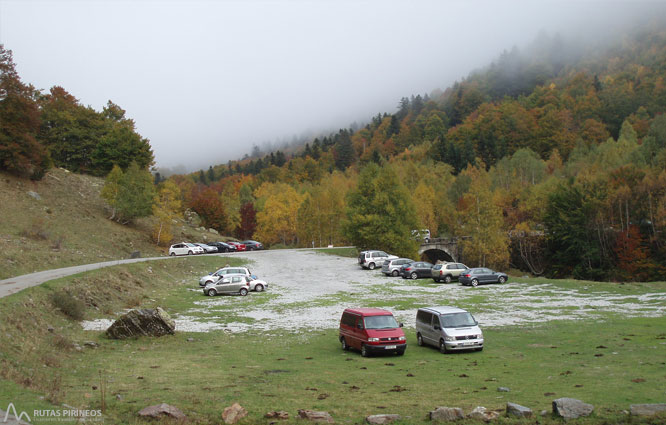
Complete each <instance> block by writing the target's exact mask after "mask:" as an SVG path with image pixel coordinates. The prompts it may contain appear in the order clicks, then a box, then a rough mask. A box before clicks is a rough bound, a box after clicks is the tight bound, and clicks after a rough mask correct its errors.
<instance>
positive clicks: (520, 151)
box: [173, 25, 666, 280]
mask: <svg viewBox="0 0 666 425" xmlns="http://www.w3.org/2000/svg"><path fill="white" fill-rule="evenodd" d="M665 77H666V31H665V30H664V27H663V26H658V25H655V26H653V27H652V28H644V29H641V30H640V31H637V32H635V33H633V34H631V35H626V36H625V37H624V38H622V39H621V41H620V42H617V43H615V44H614V45H612V46H610V47H608V46H606V47H604V48H603V49H602V48H600V47H599V46H595V47H583V46H578V45H575V46H574V45H567V44H566V43H565V42H564V41H563V40H562V39H560V38H559V37H553V38H548V37H541V38H540V39H539V40H537V41H535V42H534V43H533V44H532V45H531V46H530V47H528V48H526V49H525V51H524V52H521V51H519V50H518V49H513V50H511V51H507V52H504V53H503V54H502V55H501V56H500V57H499V58H498V59H497V60H496V61H495V62H493V63H492V64H491V65H490V66H489V67H488V68H486V69H484V70H480V71H478V72H475V73H472V74H471V75H469V76H468V77H467V78H466V79H464V80H463V81H461V82H458V83H456V84H454V85H453V86H451V87H449V88H447V89H446V90H444V91H443V92H442V91H440V92H435V93H433V94H431V95H430V96H427V95H425V96H420V95H419V96H411V97H410V98H407V97H405V98H403V99H401V100H400V102H399V107H398V109H397V112H395V113H393V114H386V113H384V114H379V115H377V116H376V117H375V118H374V119H373V120H372V122H371V123H369V124H368V125H367V126H365V127H364V128H362V129H360V130H358V131H352V130H350V129H341V130H340V131H339V132H338V133H336V134H331V135H330V136H328V137H323V138H317V139H314V140H312V141H311V143H308V144H306V145H305V146H304V148H303V150H302V152H301V153H300V154H299V155H294V156H293V157H285V155H284V153H282V152H280V151H277V152H274V153H271V154H270V155H267V156H264V157H262V158H253V159H249V160H244V161H239V162H230V163H229V164H226V165H219V166H215V167H212V166H211V167H210V168H209V169H208V171H207V172H204V171H201V172H199V173H195V174H193V175H190V176H179V177H175V178H174V179H173V180H174V181H176V182H177V183H178V185H179V187H180V188H181V190H182V192H183V194H184V196H185V199H186V204H187V205H190V206H192V207H193V208H194V209H197V210H201V208H200V207H198V206H197V204H201V203H206V202H214V203H216V204H217V208H214V209H212V211H215V213H214V214H215V215H217V217H215V220H217V222H218V223H221V225H222V227H224V228H225V229H226V230H227V231H228V232H236V234H237V235H239V236H240V235H242V236H243V237H246V236H248V235H254V237H256V238H258V239H262V240H264V241H265V242H267V243H268V244H284V245H295V246H310V245H311V244H312V243H313V242H314V244H315V245H326V244H330V243H333V244H339V243H345V242H352V243H357V244H359V245H360V246H362V247H370V246H373V247H380V248H385V249H390V250H393V251H396V252H398V253H401V254H404V255H414V250H415V247H416V246H415V243H407V244H405V243H404V242H399V241H404V239H405V238H408V237H409V231H410V230H409V229H414V228H420V227H425V228H429V229H430V230H431V231H432V234H433V236H471V238H470V239H465V240H464V241H463V242H462V244H463V245H464V249H465V251H464V252H465V261H467V263H468V264H470V265H477V264H478V265H483V264H485V265H490V266H494V267H498V268H507V267H509V266H512V267H516V268H520V269H522V270H525V271H530V272H532V273H535V274H546V275H549V276H557V277H559V276H570V275H573V276H575V277H578V278H586V279H630V280H654V279H664V277H665V276H666V268H665V267H664V266H665V265H666V247H665V246H664V243H665V240H664V233H663V231H664V229H665V228H666V172H665V171H664V169H665V168H666V150H665V148H666V116H664V115H663V113H664V111H665V110H666V85H665V81H664V78H665ZM369 164H377V166H376V167H378V168H376V169H373V170H365V171H363V170H364V169H366V168H367V167H368V166H369ZM359 194H362V196H359ZM214 195H217V196H214ZM212 219H213V217H211V220H212ZM357 223H363V225H362V226H358V225H357ZM254 226H256V230H255V227H254Z"/></svg>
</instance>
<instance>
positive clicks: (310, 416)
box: [298, 409, 335, 424]
mask: <svg viewBox="0 0 666 425" xmlns="http://www.w3.org/2000/svg"><path fill="white" fill-rule="evenodd" d="M298 416H299V417H300V418H302V419H307V420H310V421H314V422H326V423H329V424H334V423H335V421H334V420H333V418H332V417H331V415H330V414H329V413H328V412H317V411H314V410H305V409H298Z"/></svg>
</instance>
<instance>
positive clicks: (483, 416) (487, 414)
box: [467, 406, 499, 422]
mask: <svg viewBox="0 0 666 425" xmlns="http://www.w3.org/2000/svg"><path fill="white" fill-rule="evenodd" d="M467 417H468V418H472V419H477V420H481V421H483V422H490V421H492V420H495V419H497V418H499V413H497V412H495V411H493V410H486V408H485V407H483V406H477V407H475V408H474V410H472V411H471V412H470V413H469V415H467Z"/></svg>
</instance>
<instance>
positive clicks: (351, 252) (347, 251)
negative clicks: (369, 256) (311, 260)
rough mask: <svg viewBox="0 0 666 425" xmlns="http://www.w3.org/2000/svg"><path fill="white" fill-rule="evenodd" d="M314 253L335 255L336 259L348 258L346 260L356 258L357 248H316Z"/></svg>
mask: <svg viewBox="0 0 666 425" xmlns="http://www.w3.org/2000/svg"><path fill="white" fill-rule="evenodd" d="M315 252H318V253H322V254H327V255H337V256H338V257H348V258H356V257H358V248H355V247H341V248H317V249H316V250H315Z"/></svg>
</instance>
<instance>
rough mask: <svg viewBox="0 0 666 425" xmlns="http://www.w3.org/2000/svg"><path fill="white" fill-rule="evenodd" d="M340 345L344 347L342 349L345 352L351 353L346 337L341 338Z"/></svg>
mask: <svg viewBox="0 0 666 425" xmlns="http://www.w3.org/2000/svg"><path fill="white" fill-rule="evenodd" d="M340 344H341V345H342V349H343V350H344V351H349V346H348V345H347V341H346V340H345V338H344V337H342V338H340Z"/></svg>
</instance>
